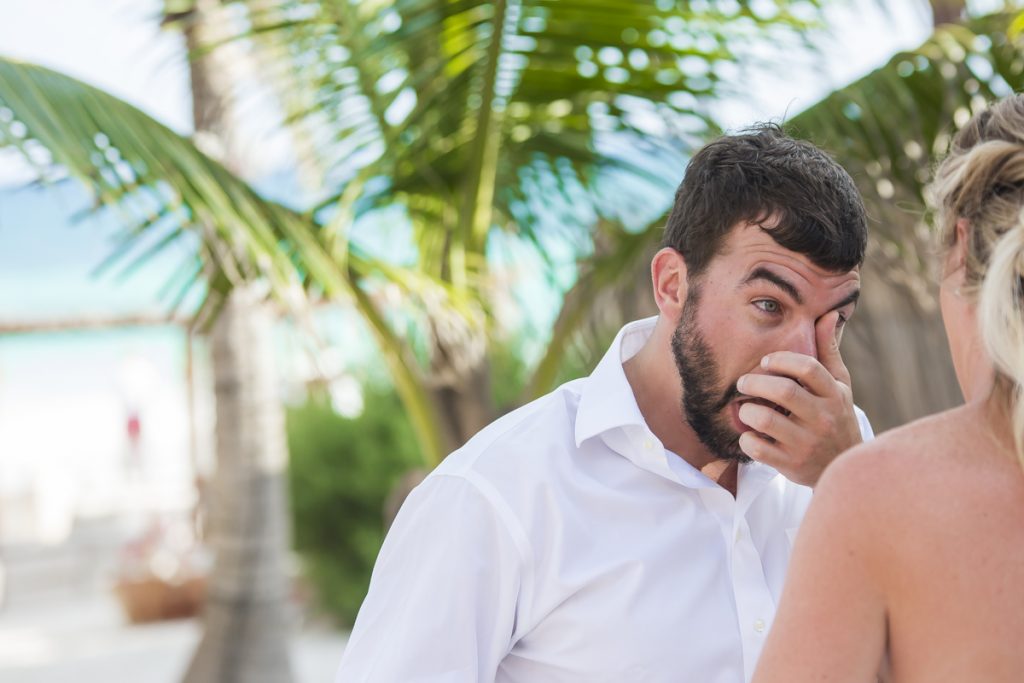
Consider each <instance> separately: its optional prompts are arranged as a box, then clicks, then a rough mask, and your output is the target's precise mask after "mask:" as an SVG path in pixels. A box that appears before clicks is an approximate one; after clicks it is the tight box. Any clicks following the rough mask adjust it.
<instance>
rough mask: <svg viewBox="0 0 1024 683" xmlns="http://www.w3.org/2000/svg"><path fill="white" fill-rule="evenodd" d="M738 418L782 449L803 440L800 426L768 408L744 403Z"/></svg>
mask: <svg viewBox="0 0 1024 683" xmlns="http://www.w3.org/2000/svg"><path fill="white" fill-rule="evenodd" d="M739 416H740V420H741V421H742V422H743V424H745V425H747V426H748V427H750V428H751V429H753V430H755V431H757V432H760V433H761V434H764V435H765V436H770V437H771V438H773V439H775V441H776V442H778V443H779V444H780V445H781V446H783V447H785V446H786V445H787V444H796V443H801V442H802V441H803V440H805V437H804V430H803V429H802V428H801V427H800V426H798V425H797V424H796V423H795V422H794V421H793V420H791V419H790V418H788V417H786V416H785V415H783V414H782V413H780V412H779V411H777V410H775V409H773V408H769V407H768V406H762V405H758V404H757V403H744V404H743V405H741V406H740V412H739ZM751 457H753V456H751Z"/></svg>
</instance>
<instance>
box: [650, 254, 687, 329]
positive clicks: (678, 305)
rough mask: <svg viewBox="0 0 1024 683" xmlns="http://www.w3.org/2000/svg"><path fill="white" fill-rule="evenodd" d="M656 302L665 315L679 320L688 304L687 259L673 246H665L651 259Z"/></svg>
mask: <svg viewBox="0 0 1024 683" xmlns="http://www.w3.org/2000/svg"><path fill="white" fill-rule="evenodd" d="M651 284H652V285H653V287H654V303H655V304H657V306H658V310H659V311H660V312H661V314H662V315H663V316H665V317H666V318H668V319H670V320H678V319H679V318H680V316H681V315H682V313H683V306H685V305H686V294H687V284H686V261H685V260H684V259H683V255H682V254H680V253H679V252H678V251H676V250H675V249H673V248H672V247H665V248H663V249H661V250H659V251H658V253H657V254H655V255H654V259H652V260H651Z"/></svg>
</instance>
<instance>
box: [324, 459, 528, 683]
mask: <svg viewBox="0 0 1024 683" xmlns="http://www.w3.org/2000/svg"><path fill="white" fill-rule="evenodd" d="M522 557H523V555H522V553H521V552H520V548H519V547H518V546H517V544H516V541H515V538H514V537H513V536H512V534H511V533H510V531H509V529H508V528H507V525H506V524H505V520H504V519H503V518H502V517H501V516H500V515H499V514H498V510H497V509H496V508H495V506H494V505H493V504H492V502H491V501H489V500H488V499H487V498H486V497H485V496H484V494H483V493H482V492H481V490H480V488H478V487H477V486H476V485H474V483H472V482H471V481H469V480H467V479H465V478H463V477H460V476H452V475H439V474H437V473H435V474H434V475H432V476H430V477H428V478H427V480H426V481H424V482H423V483H422V484H421V485H420V486H418V487H417V488H416V489H415V490H414V491H413V492H412V493H411V494H410V496H409V498H408V499H407V500H406V502H405V504H404V505H403V506H402V509H401V511H400V512H399V514H398V516H397V518H396V519H395V522H394V524H393V525H392V527H391V531H390V532H389V533H388V535H387V538H386V539H385V541H384V545H383V547H382V548H381V551H380V555H379V556H378V558H377V564H376V566H375V567H374V570H373V576H372V578H371V580H370V589H369V591H368V593H367V595H366V599H365V600H364V601H363V605H362V607H361V608H360V610H359V615H358V617H357V618H356V622H355V625H354V627H353V629H352V634H351V636H350V637H349V641H348V645H347V647H346V649H345V654H344V656H343V657H342V661H341V667H340V670H339V671H338V676H337V681H336V683H371V682H372V683H399V682H402V683H468V682H470V681H493V680H494V678H495V675H496V672H497V669H498V665H499V664H500V662H501V660H502V658H504V657H505V655H506V654H507V653H508V651H509V650H510V649H511V646H512V642H511V639H512V633H513V629H514V626H515V618H516V607H517V600H518V595H519V591H520V581H521V576H522V567H523V560H522Z"/></svg>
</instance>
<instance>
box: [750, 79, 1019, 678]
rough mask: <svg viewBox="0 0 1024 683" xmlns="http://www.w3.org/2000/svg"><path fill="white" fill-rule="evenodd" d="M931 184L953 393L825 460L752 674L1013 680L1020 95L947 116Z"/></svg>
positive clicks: (1016, 636)
mask: <svg viewBox="0 0 1024 683" xmlns="http://www.w3.org/2000/svg"><path fill="white" fill-rule="evenodd" d="M931 194H932V198H933V203H934V206H935V209H936V213H937V220H938V222H939V227H940V229H941V234H942V240H943V246H944V251H945V254H944V259H943V260H944V268H943V275H942V281H941V289H940V303H941V308H942V318H943V320H944V322H945V327H946V333H947V334H948V336H949V344H950V349H951V351H952V354H953V361H954V365H955V367H956V374H957V379H958V380H959V383H960V387H961V389H962V390H963V393H964V398H965V401H966V402H965V405H963V406H962V407H959V408H956V409H954V410H950V411H948V412H945V413H941V414H939V415H935V416H932V417H928V418H925V419H923V420H920V421H917V422H914V423H912V424H910V425H907V426H906V427H903V428H901V429H896V430H893V431H891V432H889V433H887V434H886V435H884V436H882V437H881V438H879V439H877V440H875V441H871V442H868V443H866V444H864V445H862V446H859V447H857V448H855V449H853V450H851V451H850V452H848V453H846V454H845V455H843V456H841V457H840V458H839V459H838V460H836V462H835V463H833V464H832V465H831V466H830V467H829V469H828V470H826V472H825V474H824V476H823V477H822V479H821V481H820V482H819V485H818V487H817V489H816V491H815V494H814V501H813V502H812V503H811V507H810V510H809V511H808V513H807V517H806V518H805V521H804V523H803V527H802V528H801V531H800V534H799V536H798V540H797V542H796V547H795V548H794V553H793V558H792V564H791V566H790V571H789V575H788V578H787V583H786V587H785V590H784V592H783V596H782V599H781V602H780V606H779V611H778V614H777V616H776V619H775V622H774V625H773V627H772V630H771V633H770V636H769V637H768V640H767V643H766V645H765V650H764V653H763V656H762V658H761V661H760V664H759V666H758V669H757V673H756V675H755V676H754V681H755V683H803V682H805V681H830V682H836V683H841V682H844V681H850V682H854V681H856V682H858V683H860V682H864V681H874V680H876V676H878V675H879V674H881V676H882V678H883V679H885V680H888V681H894V682H897V683H911V682H914V683H917V682H920V683H943V682H947V681H948V682H950V683H953V682H955V683H966V682H974V681H984V682H986V683H1000V682H1004V681H1005V682H1009V681H1013V682H1014V683H1018V682H1019V681H1024V470H1022V465H1024V399H1022V393H1024V216H1022V211H1024V96H1021V95H1016V96H1013V97H1010V98H1007V99H1005V100H1002V101H1000V102H998V103H997V104H995V105H993V106H991V107H990V108H989V109H988V110H986V111H984V112H982V113H980V114H978V115H976V116H975V117H974V118H973V119H972V120H971V121H970V122H969V123H968V124H967V125H966V126H965V127H964V128H963V130H962V131H961V132H960V133H959V134H958V135H957V137H956V138H955V139H954V141H953V145H952V149H951V151H950V154H949V156H948V157H947V158H946V160H945V161H944V162H943V163H942V164H941V165H940V166H939V168H938V170H937V171H936V177H935V181H934V183H933V185H932V190H931ZM897 380H898V378H897Z"/></svg>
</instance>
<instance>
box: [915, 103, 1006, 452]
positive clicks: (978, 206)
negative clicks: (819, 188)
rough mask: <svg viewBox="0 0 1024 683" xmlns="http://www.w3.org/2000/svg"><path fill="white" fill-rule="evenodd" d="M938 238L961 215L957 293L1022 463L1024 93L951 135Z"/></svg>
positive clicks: (936, 188) (938, 183)
mask: <svg viewBox="0 0 1024 683" xmlns="http://www.w3.org/2000/svg"><path fill="white" fill-rule="evenodd" d="M929 194H930V199H931V202H932V204H933V206H934V208H935V209H936V214H937V221H938V226H939V229H940V234H941V239H942V243H943V245H944V246H945V247H946V248H947V249H948V248H951V247H952V246H953V245H954V243H955V242H956V224H957V221H958V220H959V219H961V218H963V219H966V221H967V223H968V229H967V249H966V255H967V257H966V262H965V265H964V269H965V272H964V285H963V287H961V293H962V295H964V296H971V297H975V298H976V299H977V305H978V320H979V325H980V328H981V336H982V339H983V340H984V343H985V348H986V350H987V352H988V354H989V356H990V358H991V360H992V363H993V366H994V368H995V371H996V388H995V391H996V392H998V393H999V398H1001V399H1002V400H1004V401H1005V402H1006V405H1007V406H1008V407H1009V414H1010V423H1011V429H1012V431H1013V438H1014V444H1015V446H1016V451H1017V457H1018V459H1019V460H1020V461H1021V464H1022V465H1024V95H1013V96H1011V97H1007V98H1005V99H1003V100H1000V101H999V102H997V103H995V104H993V105H991V106H990V107H988V108H987V109H985V110H984V111H982V112H979V113H978V114H976V115H975V116H974V117H973V118H971V120H970V121H968V122H967V124H966V125H965V126H964V127H963V128H962V129H961V130H960V132H959V133H957V135H956V137H954V139H953V142H952V145H951V148H950V152H949V155H948V156H947V157H946V159H945V160H944V161H943V162H942V163H941V164H940V165H939V167H938V169H937V170H936V172H935V180H934V181H933V183H932V185H931V188H930V190H929Z"/></svg>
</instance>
